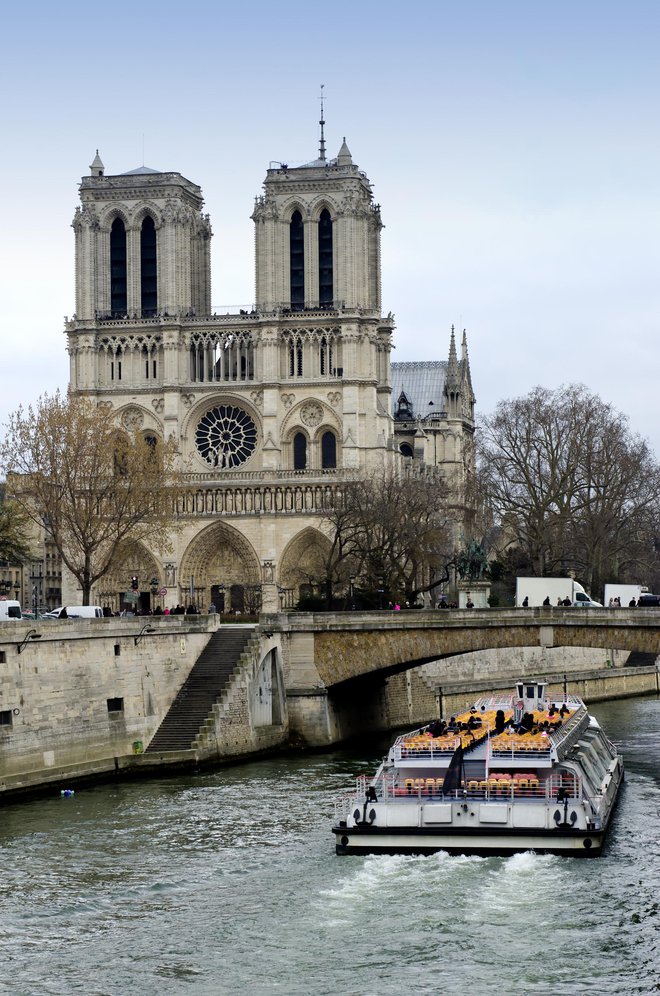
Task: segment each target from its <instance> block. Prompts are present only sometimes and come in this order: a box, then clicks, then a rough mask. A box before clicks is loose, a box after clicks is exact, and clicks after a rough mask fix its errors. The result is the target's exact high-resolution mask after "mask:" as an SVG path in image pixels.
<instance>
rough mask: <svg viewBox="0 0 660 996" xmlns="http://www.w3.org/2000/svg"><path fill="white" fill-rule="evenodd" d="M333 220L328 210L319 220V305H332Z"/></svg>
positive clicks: (325, 210)
mask: <svg viewBox="0 0 660 996" xmlns="http://www.w3.org/2000/svg"><path fill="white" fill-rule="evenodd" d="M332 298H333V280H332V218H331V217H330V212H329V211H328V210H327V208H324V210H323V211H321V217H320V219H319V304H332Z"/></svg>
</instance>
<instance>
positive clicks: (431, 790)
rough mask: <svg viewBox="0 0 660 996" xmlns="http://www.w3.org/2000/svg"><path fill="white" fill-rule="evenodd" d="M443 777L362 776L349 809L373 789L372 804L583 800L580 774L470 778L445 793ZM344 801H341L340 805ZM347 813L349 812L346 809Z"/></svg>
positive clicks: (349, 803)
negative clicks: (467, 800)
mask: <svg viewBox="0 0 660 996" xmlns="http://www.w3.org/2000/svg"><path fill="white" fill-rule="evenodd" d="M443 784H444V778H431V777H428V778H403V779H402V778H401V777H400V776H399V775H398V774H389V773H388V774H385V775H382V776H380V777H378V778H375V779H374V778H368V777H367V776H366V775H360V776H359V777H358V778H357V779H356V787H355V793H354V794H352V795H350V796H346V797H345V799H346V800H347V801H346V803H345V806H346V807H349V808H350V806H351V805H353V806H355V805H356V804H360V805H361V804H362V803H363V802H364V801H365V800H366V799H367V793H368V792H370V791H371V790H373V794H374V795H375V798H373V799H372V800H371V801H372V802H392V801H396V802H399V801H401V800H412V799H417V800H418V801H419V802H428V801H429V800H435V801H448V800H452V799H457V800H460V799H465V798H468V799H481V800H486V801H492V800H498V801H502V800H505V799H509V800H511V801H512V802H518V801H520V800H526V799H536V800H544V801H549V800H557V799H564V798H569V799H580V798H582V797H583V791H582V781H581V779H580V777H579V775H577V774H573V773H572V772H562V773H559V774H553V775H551V776H550V777H548V778H539V777H538V776H536V775H535V774H533V773H531V774H530V773H529V772H520V773H518V774H517V775H516V776H515V777H504V776H503V775H501V774H491V775H490V776H489V777H488V778H470V779H468V780H467V781H465V782H463V784H462V785H461V787H460V788H458V789H455V790H453V791H451V792H445V791H443ZM340 802H341V800H338V804H339V803H340ZM346 811H348V809H347V810H346Z"/></svg>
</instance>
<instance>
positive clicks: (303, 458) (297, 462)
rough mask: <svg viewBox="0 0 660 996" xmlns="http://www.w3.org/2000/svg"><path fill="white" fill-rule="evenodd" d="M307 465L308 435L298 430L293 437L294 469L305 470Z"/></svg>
mask: <svg viewBox="0 0 660 996" xmlns="http://www.w3.org/2000/svg"><path fill="white" fill-rule="evenodd" d="M306 467H307V437H306V436H305V434H304V433H303V432H297V433H296V434H295V436H294V437H293V469H294V470H305V468H306Z"/></svg>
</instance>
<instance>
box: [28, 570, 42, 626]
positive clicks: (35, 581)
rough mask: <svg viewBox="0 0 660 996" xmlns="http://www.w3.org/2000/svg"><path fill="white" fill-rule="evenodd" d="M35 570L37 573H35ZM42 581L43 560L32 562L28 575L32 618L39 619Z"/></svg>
mask: <svg viewBox="0 0 660 996" xmlns="http://www.w3.org/2000/svg"><path fill="white" fill-rule="evenodd" d="M37 568H38V569H39V573H37ZM43 580H44V563H43V560H33V561H32V572H31V574H30V581H31V582H32V611H33V612H34V618H35V619H38V618H39V606H40V605H41V602H42V591H43V587H42V585H43Z"/></svg>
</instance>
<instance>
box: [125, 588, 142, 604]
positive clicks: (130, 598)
mask: <svg viewBox="0 0 660 996" xmlns="http://www.w3.org/2000/svg"><path fill="white" fill-rule="evenodd" d="M139 598H140V596H139V595H138V593H137V591H125V592H124V601H125V602H137V601H138V600H139Z"/></svg>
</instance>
